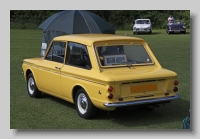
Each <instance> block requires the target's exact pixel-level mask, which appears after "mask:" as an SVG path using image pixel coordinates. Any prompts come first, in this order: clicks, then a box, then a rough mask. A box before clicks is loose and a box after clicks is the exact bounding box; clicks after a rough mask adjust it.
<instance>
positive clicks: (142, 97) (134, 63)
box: [22, 34, 179, 119]
mask: <svg viewBox="0 0 200 139" xmlns="http://www.w3.org/2000/svg"><path fill="white" fill-rule="evenodd" d="M22 69H23V71H22V73H23V75H24V78H25V81H26V82H27V90H28V94H29V96H30V97H33V98H37V97H40V95H41V92H42V93H46V94H50V95H52V96H55V97H58V98H60V99H63V100H66V101H68V102H71V103H74V104H75V106H76V109H77V112H78V114H79V116H80V117H82V118H85V119H90V118H94V117H95V115H96V113H97V110H98V109H101V110H105V111H112V110H115V109H116V108H119V107H127V106H145V107H148V108H154V107H155V106H158V104H164V103H169V102H170V101H171V100H174V99H177V98H179V96H178V95H177V91H178V87H177V85H178V80H177V77H178V75H177V73H175V72H173V71H170V70H167V69H165V68H162V67H161V65H160V64H159V62H158V60H157V59H156V57H155V56H154V54H153V53H152V51H151V49H150V48H149V46H148V44H147V42H146V41H145V40H143V39H141V38H136V37H131V36H120V35H115V34H73V35H64V36H58V37H55V38H54V39H53V40H52V42H51V43H50V45H49V46H48V49H47V50H46V53H45V55H44V57H39V58H29V59H24V60H23V64H22Z"/></svg>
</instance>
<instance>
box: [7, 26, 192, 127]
mask: <svg viewBox="0 0 200 139" xmlns="http://www.w3.org/2000/svg"><path fill="white" fill-rule="evenodd" d="M116 34H122V35H127V36H136V37H140V38H143V39H145V40H146V41H147V42H148V44H149V46H150V48H151V49H152V51H153V52H154V54H155V56H156V58H157V59H158V61H159V62H160V64H161V65H162V66H163V67H164V68H167V69H170V70H173V71H175V72H177V73H178V75H179V77H178V79H179V91H178V95H179V96H180V99H178V100H174V101H172V102H171V103H169V104H165V105H164V106H163V105H161V106H160V107H159V108H155V109H154V110H153V111H142V110H132V109H129V110H120V111H112V112H109V113H108V112H106V111H101V112H100V113H99V115H98V116H97V117H96V119H93V120H85V119H83V118H80V117H79V116H78V114H77V112H76V109H75V105H74V104H71V103H68V102H65V101H63V100H60V99H57V98H55V97H52V96H49V95H44V96H43V97H42V98H41V99H33V98H30V97H29V96H28V93H27V90H26V82H25V81H24V78H23V75H22V74H21V72H22V68H21V65H22V60H23V59H25V58H31V57H39V56H40V48H41V41H42V31H41V30H17V29H11V30H10V129H126V130H127V129H132V130H133V129H140V130H141V129H145V130H148V129H156V130H157V129H167V130H169V129H182V127H183V126H182V120H183V119H184V118H185V117H186V116H188V111H189V109H190V47H191V46H190V31H189V30H187V34H171V35H168V34H167V33H166V32H165V30H153V33H152V34H151V35H149V34H140V35H132V31H131V30H129V31H116Z"/></svg>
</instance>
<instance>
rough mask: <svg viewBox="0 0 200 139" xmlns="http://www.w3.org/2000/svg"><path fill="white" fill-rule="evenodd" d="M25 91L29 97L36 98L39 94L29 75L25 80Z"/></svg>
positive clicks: (33, 80)
mask: <svg viewBox="0 0 200 139" xmlns="http://www.w3.org/2000/svg"><path fill="white" fill-rule="evenodd" d="M27 90H28V94H29V96H30V97H34V98H38V97H40V95H41V92H40V91H39V90H38V88H37V86H36V83H35V79H34V77H33V74H32V73H30V74H29V75H28V78H27Z"/></svg>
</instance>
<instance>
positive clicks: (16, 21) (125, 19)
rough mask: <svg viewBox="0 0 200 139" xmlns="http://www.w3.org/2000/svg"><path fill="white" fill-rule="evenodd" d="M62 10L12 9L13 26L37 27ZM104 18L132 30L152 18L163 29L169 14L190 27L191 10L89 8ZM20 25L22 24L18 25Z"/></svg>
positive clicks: (155, 24)
mask: <svg viewBox="0 0 200 139" xmlns="http://www.w3.org/2000/svg"><path fill="white" fill-rule="evenodd" d="M60 11H61V10H11V11H10V24H11V28H37V27H38V26H39V25H40V24H41V23H42V22H43V21H44V20H46V19H47V18H48V17H50V16H51V15H53V14H55V13H57V12H60ZM88 11H89V12H93V13H95V14H97V15H99V16H100V17H102V18H104V19H105V20H106V21H107V22H109V23H110V24H111V25H112V26H113V27H114V28H115V29H117V30H120V29H122V30H130V29H132V27H133V22H134V20H135V19H138V18H149V19H151V22H152V26H153V28H157V29H163V28H165V26H166V23H167V19H168V17H169V15H173V17H174V18H175V19H178V20H182V21H184V22H185V23H186V25H187V28H189V27H190V10H88ZM16 25H20V26H16Z"/></svg>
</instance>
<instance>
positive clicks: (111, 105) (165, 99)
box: [103, 95, 179, 107]
mask: <svg viewBox="0 0 200 139" xmlns="http://www.w3.org/2000/svg"><path fill="white" fill-rule="evenodd" d="M178 98H179V96H178V95H175V96H172V97H163V98H156V99H148V100H138V101H130V102H117V103H107V102H104V103H103V105H104V106H106V107H125V106H132V105H142V104H150V103H162V102H163V103H165V102H167V101H170V100H173V99H178Z"/></svg>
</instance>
